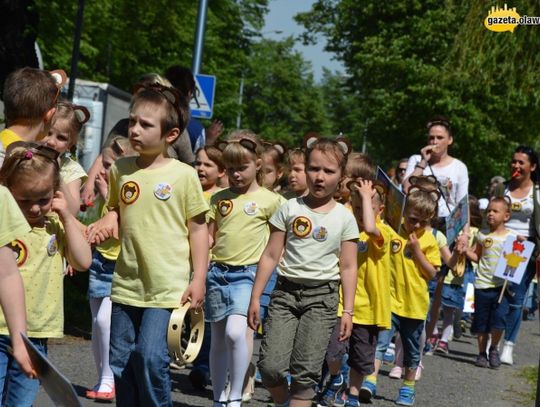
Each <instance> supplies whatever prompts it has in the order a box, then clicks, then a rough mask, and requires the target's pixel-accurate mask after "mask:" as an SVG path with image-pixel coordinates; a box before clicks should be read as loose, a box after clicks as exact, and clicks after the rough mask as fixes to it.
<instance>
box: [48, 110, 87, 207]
mask: <svg viewBox="0 0 540 407" xmlns="http://www.w3.org/2000/svg"><path fill="white" fill-rule="evenodd" d="M88 120H90V112H89V111H88V109H87V108H86V107H84V106H78V105H74V104H73V103H70V102H64V101H62V102H58V104H57V107H56V113H55V114H54V116H53V118H52V123H51V127H50V129H49V132H48V133H47V134H46V135H45V137H43V139H42V140H41V141H42V142H43V143H45V145H47V146H48V147H50V148H52V149H54V150H56V151H57V152H58V154H60V157H61V158H60V180H61V181H62V184H61V188H62V189H61V190H62V192H63V193H64V195H65V197H66V199H67V201H68V204H69V209H70V210H71V213H73V215H77V213H78V212H79V208H80V205H81V203H80V201H81V187H82V185H83V184H84V183H85V182H86V180H87V179H88V175H86V172H85V171H84V169H83V167H82V166H81V165H80V164H79V163H78V162H77V161H75V160H73V159H72V158H71V154H75V153H76V149H77V142H78V140H79V133H80V132H81V129H82V127H83V126H84V124H85V123H86V122H87V121H88Z"/></svg>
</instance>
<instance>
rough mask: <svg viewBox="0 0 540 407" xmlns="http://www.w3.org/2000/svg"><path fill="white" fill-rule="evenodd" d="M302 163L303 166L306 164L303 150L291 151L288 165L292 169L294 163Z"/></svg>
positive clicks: (288, 155) (288, 156) (295, 149)
mask: <svg viewBox="0 0 540 407" xmlns="http://www.w3.org/2000/svg"><path fill="white" fill-rule="evenodd" d="M296 162H301V163H302V164H305V163H306V154H305V153H304V150H303V149H301V148H294V149H292V150H289V152H288V154H287V164H288V165H289V166H290V167H292V166H293V165H294V163H296Z"/></svg>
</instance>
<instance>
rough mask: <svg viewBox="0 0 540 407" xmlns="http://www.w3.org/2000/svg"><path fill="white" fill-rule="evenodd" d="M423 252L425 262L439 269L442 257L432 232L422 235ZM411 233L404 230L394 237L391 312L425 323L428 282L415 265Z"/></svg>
mask: <svg viewBox="0 0 540 407" xmlns="http://www.w3.org/2000/svg"><path fill="white" fill-rule="evenodd" d="M418 235H419V233H417V237H418V241H419V243H420V249H421V250H422V252H423V253H424V255H425V256H426V259H427V260H428V261H429V262H430V263H431V264H432V265H433V266H434V267H440V265H441V255H440V253H439V246H438V244H437V240H436V239H435V237H434V236H433V234H432V233H431V232H429V231H426V230H424V232H423V233H422V234H421V235H419V236H418ZM407 239H408V234H407V232H406V231H405V228H403V227H402V229H401V233H400V235H399V236H398V235H394V237H393V238H392V242H391V243H390V244H391V246H390V250H391V252H392V255H391V270H392V279H391V284H390V291H391V294H392V306H391V308H392V312H393V313H394V314H396V315H399V316H402V317H405V318H412V319H420V320H425V319H426V316H427V312H428V306H429V295H428V285H427V280H426V279H425V278H424V277H423V275H422V274H421V272H420V270H419V268H418V266H417V265H416V262H415V261H414V260H413V259H412V255H411V252H410V250H409V249H408V248H407Z"/></svg>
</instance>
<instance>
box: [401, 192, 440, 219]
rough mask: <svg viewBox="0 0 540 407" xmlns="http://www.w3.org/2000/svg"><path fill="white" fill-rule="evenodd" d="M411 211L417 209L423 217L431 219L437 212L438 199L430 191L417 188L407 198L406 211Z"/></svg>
mask: <svg viewBox="0 0 540 407" xmlns="http://www.w3.org/2000/svg"><path fill="white" fill-rule="evenodd" d="M409 211H416V212H418V215H419V216H420V217H421V218H423V219H425V220H430V219H431V218H433V217H434V216H435V214H436V213H437V200H436V199H434V198H433V196H432V194H431V193H430V192H429V191H425V190H422V189H417V190H415V191H413V192H411V193H409V194H407V197H406V198H405V213H409Z"/></svg>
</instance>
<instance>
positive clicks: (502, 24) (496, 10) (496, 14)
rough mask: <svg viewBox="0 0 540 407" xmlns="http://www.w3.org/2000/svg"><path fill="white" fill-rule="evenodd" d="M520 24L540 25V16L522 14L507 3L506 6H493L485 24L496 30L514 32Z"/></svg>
mask: <svg viewBox="0 0 540 407" xmlns="http://www.w3.org/2000/svg"><path fill="white" fill-rule="evenodd" d="M518 25H540V17H531V16H527V15H524V16H520V15H519V14H518V12H517V11H516V8H515V7H512V8H508V6H507V5H506V4H505V5H504V8H500V7H499V6H493V7H491V10H490V11H489V12H488V15H487V17H486V18H485V20H484V26H485V27H486V28H487V29H488V30H490V31H495V32H504V31H510V32H512V33H513V32H514V30H515V29H516V27H517V26H518Z"/></svg>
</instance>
